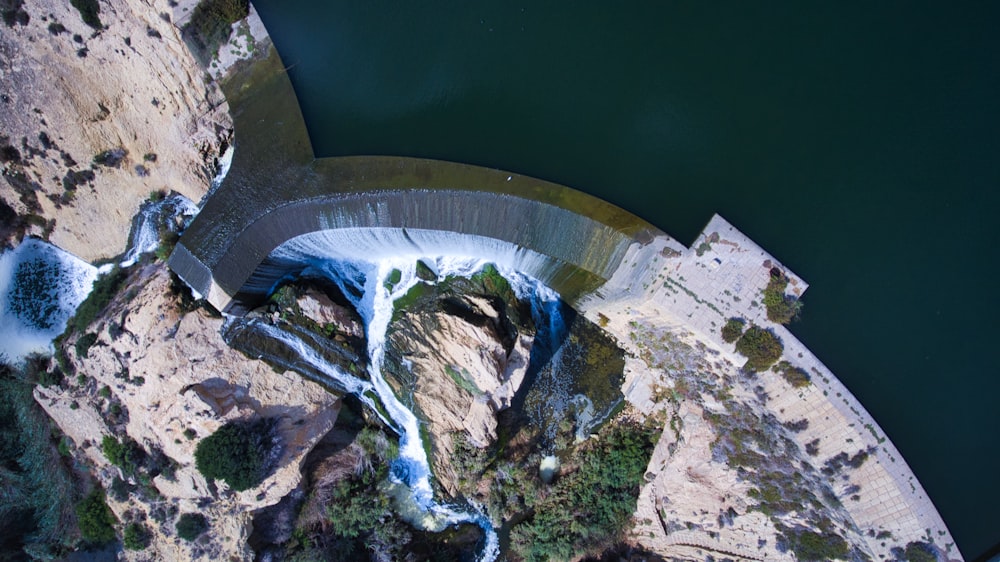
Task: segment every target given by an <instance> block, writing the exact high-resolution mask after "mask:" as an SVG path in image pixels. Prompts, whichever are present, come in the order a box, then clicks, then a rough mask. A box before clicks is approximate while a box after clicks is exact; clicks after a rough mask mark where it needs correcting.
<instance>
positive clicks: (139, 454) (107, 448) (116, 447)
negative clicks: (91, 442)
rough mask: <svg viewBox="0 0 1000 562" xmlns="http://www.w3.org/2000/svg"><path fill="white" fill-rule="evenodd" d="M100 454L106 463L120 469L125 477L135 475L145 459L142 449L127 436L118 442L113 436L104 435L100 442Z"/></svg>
mask: <svg viewBox="0 0 1000 562" xmlns="http://www.w3.org/2000/svg"><path fill="white" fill-rule="evenodd" d="M101 452H102V453H104V456H105V457H106V458H107V459H108V462H110V463H111V464H113V465H115V466H117V467H118V468H121V469H122V472H124V473H125V474H126V475H132V474H135V471H136V470H138V468H139V466H141V465H142V462H143V460H144V459H145V457H146V453H145V451H143V450H142V447H140V446H139V444H138V443H136V442H135V441H133V440H132V439H131V438H130V437H128V436H126V437H125V439H124V440H123V441H119V440H118V439H117V438H116V437H114V436H113V435H105V436H104V439H102V440H101Z"/></svg>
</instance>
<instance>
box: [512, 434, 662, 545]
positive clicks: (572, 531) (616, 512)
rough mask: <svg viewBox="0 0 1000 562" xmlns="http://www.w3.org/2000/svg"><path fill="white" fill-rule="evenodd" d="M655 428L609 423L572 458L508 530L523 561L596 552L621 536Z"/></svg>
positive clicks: (640, 478) (654, 440)
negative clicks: (570, 467) (528, 514)
mask: <svg viewBox="0 0 1000 562" xmlns="http://www.w3.org/2000/svg"><path fill="white" fill-rule="evenodd" d="M655 443H656V435H655V432H653V431H650V430H649V429H647V428H644V427H641V426H638V425H636V424H630V423H621V424H616V425H612V426H607V427H606V428H605V429H603V430H602V431H601V434H600V435H599V437H598V438H597V439H596V440H594V441H592V442H588V443H587V444H585V445H583V446H582V447H581V449H579V450H578V451H577V453H576V454H575V455H574V458H573V459H572V462H573V464H575V465H576V466H577V467H578V468H577V470H575V471H574V472H571V473H569V474H568V475H566V476H564V477H561V478H560V479H559V480H557V481H556V484H555V485H553V486H552V488H551V490H550V491H549V493H548V495H546V496H545V497H544V498H542V499H539V500H538V501H537V502H536V503H535V504H534V515H533V516H532V517H531V518H530V519H528V520H526V521H524V522H522V523H520V524H518V525H516V526H515V527H514V528H513V530H512V531H511V547H512V548H513V549H514V550H515V551H516V552H517V553H518V554H519V555H521V556H523V557H524V558H525V559H526V560H565V559H569V558H572V557H575V556H578V555H580V554H582V553H586V552H600V551H603V550H604V549H605V548H606V547H609V546H611V544H613V543H614V542H616V541H617V540H619V539H621V537H622V534H623V533H624V532H625V530H626V529H627V528H628V527H629V525H630V522H631V519H632V514H633V513H634V512H635V506H636V499H637V497H638V495H639V486H640V484H641V483H642V476H643V474H644V473H645V471H646V466H647V464H648V463H649V457H650V455H651V454H652V452H653V446H654V445H655Z"/></svg>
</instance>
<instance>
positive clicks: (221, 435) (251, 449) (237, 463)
mask: <svg viewBox="0 0 1000 562" xmlns="http://www.w3.org/2000/svg"><path fill="white" fill-rule="evenodd" d="M273 428H274V420H273V419H269V418H267V419H259V420H254V421H251V422H246V421H236V422H229V423H227V424H226V425H224V426H222V427H220V428H219V430H218V431H216V432H215V433H213V434H212V435H209V436H208V437H206V438H204V439H202V440H201V442H200V443H198V446H197V447H196V448H195V451H194V460H195V467H197V469H198V472H200V473H201V474H202V475H203V476H205V478H210V479H213V480H223V481H225V482H226V484H227V485H229V487H230V488H232V489H233V490H236V491H238V492H239V491H243V490H249V489H250V488H253V487H255V486H257V485H258V484H260V482H261V481H262V480H263V479H264V477H265V476H266V475H267V470H268V468H269V466H268V465H269V462H268V459H269V457H270V455H271V451H272V450H273V448H274V447H273V443H272V430H273Z"/></svg>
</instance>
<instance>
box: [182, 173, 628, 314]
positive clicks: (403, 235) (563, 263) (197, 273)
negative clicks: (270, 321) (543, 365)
mask: <svg viewBox="0 0 1000 562" xmlns="http://www.w3.org/2000/svg"><path fill="white" fill-rule="evenodd" d="M633 242H634V239H633V238H632V237H631V236H628V235H626V234H624V233H622V232H621V231H618V230H616V229H614V228H612V227H609V226H607V225H605V224H602V223H600V222H598V221H595V220H593V219H590V218H589V217H586V216H583V215H580V214H577V213H574V212H571V211H568V210H566V209H562V208H560V207H556V206H554V205H549V204H546V203H540V202H537V201H533V200H529V199H524V198H519V197H514V196H511V195H506V194H497V193H489V192H485V193H476V192H470V191H452V190H424V189H414V190H407V191H375V192H369V193H349V194H337V193H333V194H330V195H328V196H323V197H316V198H311V199H308V200H304V201H293V202H290V203H288V204H286V205H284V206H282V207H278V208H276V209H274V210H271V211H269V212H267V213H266V214H264V215H261V216H260V217H259V218H257V219H256V220H254V221H253V222H252V223H251V224H249V225H247V226H246V228H244V229H243V230H242V231H241V232H240V233H239V234H238V235H236V236H235V237H234V238H232V239H231V240H229V243H228V245H227V247H228V249H227V251H226V252H225V253H224V254H222V255H221V256H219V259H218V260H217V261H216V262H215V264H214V266H213V267H208V266H207V265H206V264H205V263H204V262H203V261H201V259H199V256H198V254H197V253H196V252H197V250H198V247H197V246H196V245H194V244H191V242H190V239H189V238H187V237H185V239H184V240H182V242H181V244H180V245H178V249H177V250H176V251H175V253H174V255H173V256H172V257H171V259H170V266H171V268H173V269H174V271H176V272H177V273H178V275H180V276H181V277H182V278H184V279H185V280H186V281H188V282H189V283H191V284H192V286H194V288H195V289H196V290H198V291H199V292H201V293H202V294H204V295H206V297H207V298H208V299H209V301H210V302H211V303H212V304H213V306H215V307H216V308H218V309H219V310H229V309H230V307H231V305H232V304H233V301H234V299H235V300H239V301H249V302H252V301H254V300H259V299H261V298H264V297H266V296H267V294H268V293H269V292H270V290H271V289H272V288H273V287H274V285H275V284H276V283H277V282H278V281H280V280H281V278H282V277H284V276H286V275H288V273H289V266H287V265H285V264H288V263H291V262H295V263H302V262H303V261H306V260H309V259H318V258H320V257H321V256H322V257H324V258H327V259H347V260H367V259H376V258H378V257H382V256H401V255H404V256H405V255H411V256H413V257H414V259H418V258H420V257H424V256H436V255H456V256H470V257H482V258H486V259H489V260H490V261H494V262H496V263H498V264H501V265H505V266H508V267H511V268H513V269H517V270H520V271H523V272H525V273H528V274H530V275H532V276H533V277H536V278H538V279H539V280H541V281H543V282H545V283H546V284H548V285H549V286H551V287H553V288H554V289H556V290H557V291H559V292H560V294H563V295H566V296H567V297H568V298H569V299H571V300H572V299H573V298H575V297H578V296H580V295H582V294H584V293H585V292H587V291H589V290H592V289H594V288H596V287H597V286H599V285H601V284H603V283H604V282H605V281H606V280H607V279H608V278H610V277H611V275H613V273H614V271H615V269H616V268H617V266H618V264H619V263H620V262H621V260H622V257H623V256H624V254H625V251H626V250H627V248H628V246H629V245H630V244H631V243H633ZM188 244H191V245H192V246H194V248H193V249H192V248H191V247H189V246H188Z"/></svg>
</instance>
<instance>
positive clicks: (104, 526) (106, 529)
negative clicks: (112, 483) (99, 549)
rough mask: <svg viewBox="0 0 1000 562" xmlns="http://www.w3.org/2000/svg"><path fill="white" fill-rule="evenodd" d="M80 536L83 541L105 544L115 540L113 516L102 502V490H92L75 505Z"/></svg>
mask: <svg viewBox="0 0 1000 562" xmlns="http://www.w3.org/2000/svg"><path fill="white" fill-rule="evenodd" d="M76 517H77V521H78V523H79V526H80V534H81V535H83V538H84V539H85V540H88V541H90V542H92V543H96V544H105V543H109V542H111V541H113V540H115V527H114V525H115V516H114V514H112V513H111V509H110V508H109V507H108V504H107V503H106V502H105V501H104V490H101V489H100V488H96V489H94V491H93V492H91V493H90V495H88V496H87V497H85V498H83V499H82V500H81V501H80V503H78V504H77V505H76Z"/></svg>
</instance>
